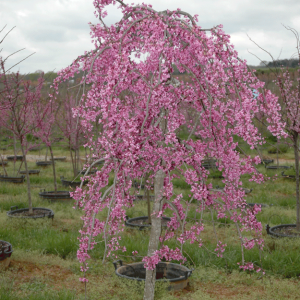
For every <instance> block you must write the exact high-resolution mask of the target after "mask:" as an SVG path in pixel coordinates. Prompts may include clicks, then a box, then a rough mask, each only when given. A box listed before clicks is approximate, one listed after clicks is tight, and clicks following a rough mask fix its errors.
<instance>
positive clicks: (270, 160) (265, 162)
mask: <svg viewBox="0 0 300 300" xmlns="http://www.w3.org/2000/svg"><path fill="white" fill-rule="evenodd" d="M273 162H274V159H263V160H262V161H261V164H264V165H268V164H271V163H273Z"/></svg>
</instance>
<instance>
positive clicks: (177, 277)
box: [113, 260, 193, 291]
mask: <svg viewBox="0 0 300 300" xmlns="http://www.w3.org/2000/svg"><path fill="white" fill-rule="evenodd" d="M118 263H119V264H120V266H119V267H118ZM113 264H114V267H115V273H116V275H117V276H119V277H122V278H126V279H130V280H137V281H145V279H146V269H145V267H144V263H143V262H138V263H133V264H128V265H123V262H122V260H118V261H115V262H113ZM192 272H193V270H190V269H188V268H187V267H185V266H182V265H180V264H174V263H169V262H160V263H158V265H157V266H156V282H161V281H167V282H169V287H168V290H173V291H178V290H181V289H184V288H185V287H186V286H187V285H188V282H189V277H190V276H191V275H192Z"/></svg>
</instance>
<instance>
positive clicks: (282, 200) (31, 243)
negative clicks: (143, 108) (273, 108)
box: [0, 133, 300, 300]
mask: <svg viewBox="0 0 300 300" xmlns="http://www.w3.org/2000/svg"><path fill="white" fill-rule="evenodd" d="M184 134H185V133H183V135H184ZM244 146H245V145H244ZM42 151H45V149H43V150H42ZM246 151H248V152H249V153H252V152H251V151H250V150H249V149H246ZM7 152H9V151H7ZM11 153H12V152H11ZM34 154H35V153H34ZM54 154H55V156H68V150H67V149H62V148H60V149H59V151H57V152H55V150H54ZM252 154H253V153H252ZM263 154H264V155H266V156H267V155H268V154H267V148H266V149H264V150H263ZM268 156H269V157H271V158H276V154H275V155H273V156H272V155H268ZM280 158H281V159H282V158H284V159H288V160H289V159H291V158H292V153H291V149H289V150H288V151H287V153H285V154H282V155H281V156H280ZM18 164H19V162H17V163H16V165H17V166H18ZM287 164H289V165H293V161H287ZM29 168H33V169H37V167H36V166H35V163H34V162H29ZM12 170H13V164H12V163H9V166H8V171H12ZM56 170H57V175H58V176H57V177H58V189H59V190H66V188H64V187H62V186H61V184H60V180H59V176H64V177H65V178H72V170H71V164H70V163H69V162H59V161H58V162H56ZM258 170H259V171H261V172H262V173H263V174H265V175H267V176H269V177H271V178H272V179H271V180H269V181H266V182H265V183H263V184H261V185H257V184H255V183H253V182H249V181H248V179H249V176H244V177H243V178H242V182H243V187H247V188H250V189H252V192H251V193H250V194H248V195H247V198H246V200H247V202H251V203H264V204H268V205H269V207H266V208H263V209H262V211H261V212H260V213H259V214H258V216H257V218H258V220H259V221H260V222H262V225H263V227H264V226H265V225H266V224H269V225H270V226H273V225H278V224H281V223H283V224H286V223H295V220H296V212H295V208H296V201H295V181H293V180H288V179H284V178H281V177H280V176H278V178H277V179H275V181H273V178H276V177H275V174H276V173H278V174H279V175H280V173H281V171H280V172H276V170H275V171H274V170H267V169H265V168H264V166H262V165H261V166H258ZM288 171H289V172H292V171H293V170H288ZM286 173H287V172H286ZM30 180H31V184H32V199H33V206H34V207H47V208H51V209H52V210H53V211H54V212H55V217H54V219H53V221H52V220H49V219H47V220H14V219H10V218H8V217H7V216H6V211H8V210H10V207H11V206H15V205H17V206H18V207H19V208H25V207H27V190H26V183H24V184H20V185H16V184H10V183H2V182H0V239H2V240H7V241H9V242H10V243H11V244H12V245H13V249H14V252H13V255H12V263H11V266H10V268H9V269H8V270H6V271H2V272H0V282H1V285H0V299H1V300H2V299H84V295H85V287H84V284H83V283H81V282H79V277H81V276H82V274H81V272H80V264H79V263H78V261H77V259H76V252H77V249H78V243H79V242H78V239H77V238H78V236H79V233H78V230H80V228H81V226H82V221H81V219H80V217H81V215H82V212H81V211H78V210H74V209H73V208H72V206H73V205H72V202H71V203H70V202H69V203H51V202H48V201H45V200H42V199H40V198H39V196H38V193H39V192H40V189H46V190H49V191H50V190H53V177H52V168H51V167H47V168H45V169H41V173H40V175H31V176H30ZM112 180H113V175H112V176H111V177H110V180H109V181H110V183H112ZM209 182H211V183H212V184H213V186H217V185H219V186H220V187H222V186H224V183H223V182H222V179H214V178H209ZM173 184H174V192H175V194H180V193H182V194H183V198H184V199H188V195H189V194H190V192H189V189H190V186H189V185H188V184H186V183H185V182H184V180H182V179H174V181H173ZM195 209H196V204H193V205H192V208H191V211H190V212H189V214H188V218H189V221H190V223H191V224H193V223H194V222H195V220H193V219H195V217H196V218H197V217H199V214H197V213H196V212H195ZM126 213H127V215H128V216H129V217H137V216H143V215H146V214H147V209H146V205H145V202H143V201H139V202H137V203H136V205H135V207H134V208H129V209H127V211H126ZM105 214H106V211H103V212H102V213H100V214H99V218H100V219H104V217H105ZM169 215H170V214H169ZM212 217H213V220H214V222H215V228H216V233H217V239H218V238H221V239H222V240H223V241H224V242H225V243H227V245H228V247H227V248H226V251H225V252H224V257H223V258H221V259H220V258H218V257H217V256H216V254H215V251H214V250H215V240H216V237H215V233H214V229H213V225H212ZM212 217H211V214H210V212H208V211H207V212H205V213H204V224H205V230H204V232H203V234H202V240H203V244H204V245H205V247H201V248H199V247H198V245H196V244H186V245H184V248H183V250H184V253H185V255H186V257H187V263H186V264H187V266H189V267H193V268H195V271H194V272H193V276H192V277H191V279H190V287H189V288H188V289H185V290H183V291H180V292H170V291H167V290H166V287H165V286H163V285H162V286H157V290H156V298H155V299H164V300H165V299H167V300H168V299H223V298H224V299H287V296H289V297H290V298H289V299H298V290H297V285H298V284H299V279H298V278H299V276H300V259H299V258H300V254H299V253H300V251H299V250H300V241H298V240H297V239H273V238H271V237H270V236H267V234H266V232H265V231H264V232H263V235H264V239H265V247H264V250H263V251H262V252H261V253H260V251H259V250H258V249H253V250H250V251H246V252H245V259H246V261H250V262H253V263H255V264H256V265H259V266H262V268H263V269H264V270H265V271H266V275H265V276H264V277H263V280H262V279H260V280H258V278H259V277H260V276H261V274H247V273H244V272H240V270H239V267H238V265H237V263H238V262H240V261H241V249H240V246H239V243H238V238H237V235H236V232H235V227H234V224H233V223H232V221H230V220H228V219H225V218H222V219H217V216H216V213H215V212H213V214H212ZM148 233H149V231H148V230H142V231H139V230H134V229H129V228H125V230H124V232H123V233H122V240H121V241H120V244H121V246H126V251H125V252H120V253H118V258H121V259H122V260H124V262H125V263H130V262H134V261H140V260H141V257H142V256H144V255H146V254H147V247H148V242H149V234H148ZM97 242H98V244H97V245H96V247H95V249H93V250H92V251H91V260H90V262H89V267H90V269H89V270H88V274H87V275H88V278H89V283H88V284H87V295H88V299H141V298H142V294H143V286H141V285H140V284H137V283H135V282H133V281H132V282H128V281H123V280H121V279H119V278H118V277H117V276H116V275H115V274H114V268H113V265H112V259H108V260H107V262H106V263H105V264H104V265H102V263H101V261H102V258H103V253H104V243H103V242H102V241H101V239H100V238H99V240H97ZM166 244H167V245H169V246H172V247H175V246H176V243H175V242H167V243H166ZM134 250H137V251H138V253H139V254H138V255H137V256H135V257H133V256H132V252H133V251H134ZM217 292H218V293H217ZM222 297H223V298H222Z"/></svg>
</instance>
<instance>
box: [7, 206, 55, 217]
mask: <svg viewBox="0 0 300 300" xmlns="http://www.w3.org/2000/svg"><path fill="white" fill-rule="evenodd" d="M13 207H16V208H17V209H15V210H12V208H13ZM10 209H11V210H9V211H7V212H6V214H7V216H8V217H10V218H21V219H38V218H45V217H48V218H53V217H54V212H53V210H52V209H50V208H46V207H33V208H32V209H33V210H45V211H47V212H48V214H44V216H40V215H38V216H14V214H15V213H19V212H23V211H28V210H29V208H20V209H18V207H17V206H12V207H11V208H10Z"/></svg>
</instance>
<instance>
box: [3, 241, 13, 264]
mask: <svg viewBox="0 0 300 300" xmlns="http://www.w3.org/2000/svg"><path fill="white" fill-rule="evenodd" d="M12 252H13V250H12V245H11V244H10V243H9V242H6V241H2V240H0V261H2V260H4V259H6V258H8V257H10V256H11V254H12Z"/></svg>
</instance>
